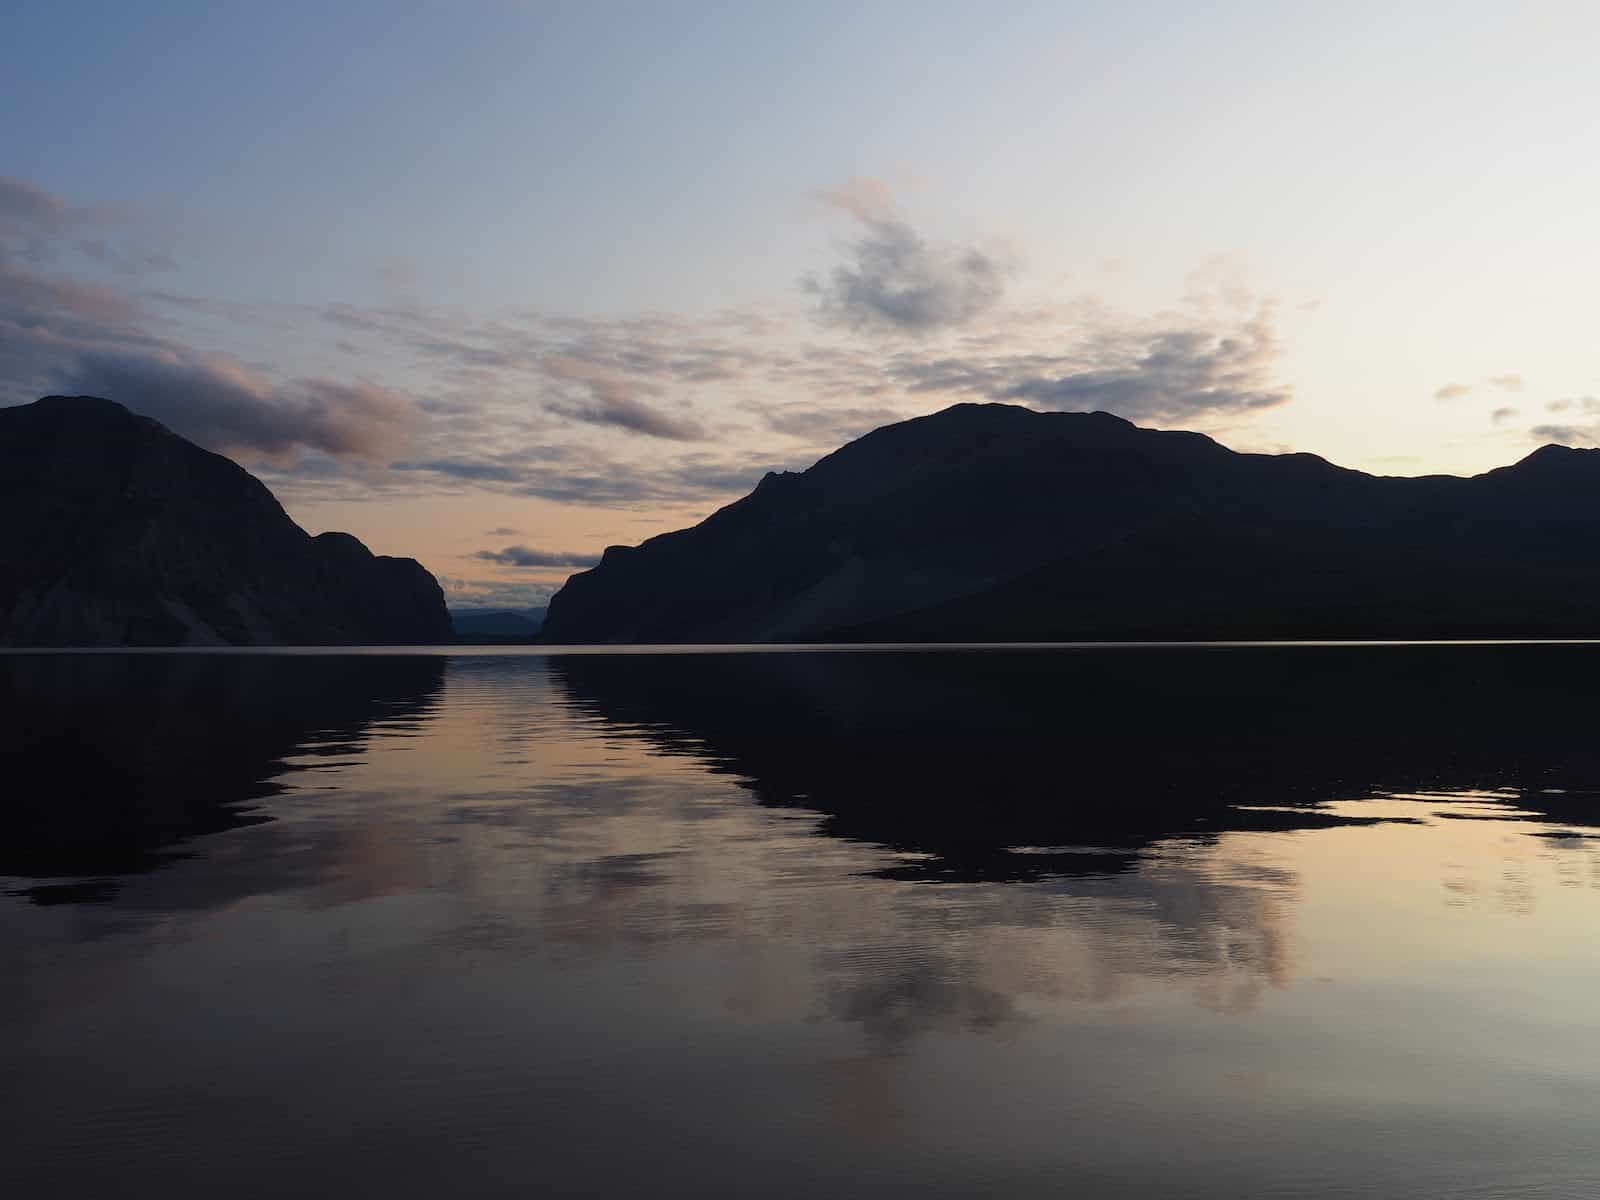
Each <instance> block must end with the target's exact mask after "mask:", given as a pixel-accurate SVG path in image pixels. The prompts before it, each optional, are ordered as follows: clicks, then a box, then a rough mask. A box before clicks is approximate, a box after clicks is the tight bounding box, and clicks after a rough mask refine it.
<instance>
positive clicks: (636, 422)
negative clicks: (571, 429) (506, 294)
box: [543, 354, 705, 442]
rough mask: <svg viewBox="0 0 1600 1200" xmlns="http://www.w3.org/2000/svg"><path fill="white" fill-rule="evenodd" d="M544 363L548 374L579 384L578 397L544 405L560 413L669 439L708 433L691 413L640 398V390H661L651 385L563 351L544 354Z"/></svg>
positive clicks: (694, 438)
mask: <svg viewBox="0 0 1600 1200" xmlns="http://www.w3.org/2000/svg"><path fill="white" fill-rule="evenodd" d="M543 365H544V370H545V372H546V373H547V374H548V375H550V376H551V377H553V378H554V379H556V380H558V381H561V382H564V383H569V384H574V385H576V390H577V391H578V392H579V393H580V395H579V398H576V399H566V400H553V401H550V402H549V403H547V404H546V405H545V407H546V408H547V409H548V410H549V411H550V412H553V413H555V414H556V415H557V416H562V417H567V418H568V419H570V420H574V421H583V422H585V423H587V424H590V425H609V426H612V427H614V428H617V429H625V430H627V431H628V432H630V433H641V434H644V435H645V436H647V437H655V438H665V439H667V440H669V441H682V442H690V441H698V440H699V439H701V438H703V437H705V429H704V428H703V427H702V426H701V425H700V424H699V422H697V421H695V420H694V419H693V418H692V417H689V416H687V415H681V416H680V415H677V414H673V413H667V412H663V411H661V410H660V409H658V408H654V407H652V406H651V405H650V404H648V403H646V402H645V401H644V400H641V399H640V398H639V397H640V393H641V392H655V391H658V390H659V389H657V388H655V387H653V386H652V385H649V384H642V383H640V382H638V381H637V380H631V379H628V378H627V377H626V376H623V375H621V374H618V373H617V372H615V371H613V370H610V369H609V368H607V367H604V366H601V365H600V364H597V363H593V362H589V361H588V360H586V359H582V358H573V357H571V356H569V355H564V354H547V355H545V357H544V360H543Z"/></svg>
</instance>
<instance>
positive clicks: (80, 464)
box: [0, 396, 451, 646]
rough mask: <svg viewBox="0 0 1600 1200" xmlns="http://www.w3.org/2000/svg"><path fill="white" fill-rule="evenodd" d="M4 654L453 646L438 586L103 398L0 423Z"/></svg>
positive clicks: (79, 399)
mask: <svg viewBox="0 0 1600 1200" xmlns="http://www.w3.org/2000/svg"><path fill="white" fill-rule="evenodd" d="M0 512H3V513H4V514H5V516H4V519H3V520H0V644H3V645H13V646H120V645H127V646H164V645H275V644H276V645H286V644H340V643H363V644H383V643H393V644H399V643H425V642H448V641H450V640H451V630H450V618H449V615H448V614H447V613H446V612H445V607H444V596H443V593H442V592H441V591H440V589H439V584H438V582H437V581H436V580H435V579H434V578H433V576H431V575H429V574H428V572H427V571H425V570H423V568H422V567H421V566H420V565H418V564H417V563H416V562H414V561H413V560H411V559H409V558H386V557H379V556H375V555H373V554H372V553H371V552H370V551H369V550H368V549H367V548H366V547H365V546H363V545H362V544H361V543H360V542H359V541H357V540H356V539H355V538H353V537H351V536H350V535H349V534H347V533H324V534H321V535H320V536H318V537H311V536H310V535H308V534H307V533H306V532H305V531H304V530H302V529H301V528H300V527H299V526H297V525H296V524H295V523H294V522H293V521H291V520H290V519H289V516H288V514H287V513H285V512H284V511H283V508H282V506H281V505H279V503H278V502H277V500H275V499H274V498H273V496H272V493H271V492H269V491H268V490H267V489H266V487H265V486H264V485H263V484H262V483H261V482H260V481H259V480H258V479H256V478H255V477H254V476H252V475H251V474H250V473H249V472H247V471H245V470H244V469H243V468H242V467H240V466H238V465H237V464H236V463H233V462H231V461H229V460H228V459H226V458H223V457H222V456H221V455H218V454H212V453H211V452H209V451H207V450H202V449H201V448H200V447H199V446H196V445H194V444H193V443H192V442H189V441H186V440H184V439H183V438H181V437H179V436H178V435H177V434H175V433H173V432H172V431H170V430H169V429H167V428H166V427H165V426H163V425H161V424H160V423H158V422H156V421H153V420H150V419H149V418H147V417H141V416H136V415H135V414H133V413H131V412H129V411H128V410H127V409H126V408H124V407H122V405H120V404H115V403H113V402H111V401H109V400H100V399H96V398H94V397H91V396H47V397H45V398H44V399H43V400H39V401H37V402H36V403H33V404H25V405H19V406H17V407H13V408H4V409H0Z"/></svg>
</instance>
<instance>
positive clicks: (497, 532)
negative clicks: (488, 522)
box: [484, 525, 522, 537]
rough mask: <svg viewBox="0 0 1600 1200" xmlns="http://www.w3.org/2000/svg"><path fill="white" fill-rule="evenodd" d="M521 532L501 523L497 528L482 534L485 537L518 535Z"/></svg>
mask: <svg viewBox="0 0 1600 1200" xmlns="http://www.w3.org/2000/svg"><path fill="white" fill-rule="evenodd" d="M521 533H522V530H520V529H508V528H507V527H506V526H504V525H502V526H500V527H499V528H497V529H491V530H489V531H488V532H487V533H486V534H485V535H484V536H485V537H518V536H520V535H521Z"/></svg>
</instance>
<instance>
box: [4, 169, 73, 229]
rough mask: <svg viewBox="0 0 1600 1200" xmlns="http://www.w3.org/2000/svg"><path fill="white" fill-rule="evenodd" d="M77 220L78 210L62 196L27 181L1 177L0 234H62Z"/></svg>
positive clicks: (6, 176)
mask: <svg viewBox="0 0 1600 1200" xmlns="http://www.w3.org/2000/svg"><path fill="white" fill-rule="evenodd" d="M78 220H79V218H78V215H77V213H76V212H75V210H74V209H73V208H72V207H71V206H70V205H68V204H67V202H66V201H65V200H63V199H62V198H61V197H60V196H57V195H55V194H54V193H52V192H47V191H45V190H44V189H43V188H42V187H39V186H38V185H37V184H34V183H29V182H28V181H27V180H26V179H15V178H12V177H11V176H8V175H0V230H8V229H11V230H14V229H29V230H35V231H39V232H59V231H64V230H67V229H70V228H71V227H73V226H74V225H76V224H77V223H78Z"/></svg>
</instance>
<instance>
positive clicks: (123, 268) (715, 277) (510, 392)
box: [0, 0, 1600, 605]
mask: <svg viewBox="0 0 1600 1200" xmlns="http://www.w3.org/2000/svg"><path fill="white" fill-rule="evenodd" d="M1597 46H1600V6H1597V5H1594V4H1577V3H1574V4H1540V3H1531V4H1511V3H1496V4H1486V3H1472V2H1461V0H1455V2H1452V3H1435V2H1432V0H1416V2H1413V3H1406V4H1395V3H1393V2H1392V0H1391V2H1390V3H1384V4H1367V3H1354V4H1340V5H1327V4H1309V3H1307V4H1301V3H1293V2H1290V3H1274V4H1255V3H1251V4H1227V3H1219V4H1204V3H1199V4H1178V3H1165V4H1138V3H1122V4H1117V5H1110V4H1075V3H1065V2H1062V0H1056V2H1053V3H1037V4H1035V3H985V4H977V3H966V4H954V3H941V2H938V0H921V2H919V3H907V4H882V3H880V4H874V3H809V4H803V5H802V4H783V5H777V4H771V5H769V4H751V3H748V2H746V3H739V4H710V3H701V4H691V3H676V4H666V3H651V4H628V5H623V4H608V3H571V4H568V3H548V4H547V3H533V2H520V3H519V2H516V0H459V2H455V3H448V2H446V0H411V2H406V0H382V2H378V0H359V2H358V0H322V2H319V3H299V2H293V0H290V2H279V3H273V4H245V3H216V2H215V0H207V2H195V3H166V2H158V0H139V2H138V3H128V2H126V0H119V2H117V3H82V2H76V0H20V3H17V4H15V5H12V6H9V7H8V9H7V15H6V19H5V22H4V36H3V37H0V109H3V111H4V112H5V113H6V114H7V117H6V120H5V122H4V130H3V132H0V151H3V152H0V404H15V403H22V402H26V401H29V400H33V399H36V398H37V397H39V396H40V395H44V394H46V393H49V392H61V391H69V392H85V393H91V394H96V395H102V396H106V397H109V398H111V399H114V400H120V401H122V402H123V403H125V404H127V405H128V406H129V407H131V408H134V409H136V410H138V411H141V412H145V413H148V414H150V415H152V416H156V417H158V418H160V419H161V420H163V421H165V422H166V423H167V424H169V425H170V426H172V427H173V428H174V429H176V430H177V431H178V432H180V433H183V434H185V435H186V436H189V437H192V438H194V439H195V440H197V441H199V442H201V443H202V444H204V445H207V446H210V447H211V448H213V449H217V450H220V451H222V452H224V453H227V454H229V455H231V456H233V457H235V458H237V459H238V460H239V461H240V462H242V463H244V464H245V465H246V466H248V467H250V468H251V469H252V470H254V471H256V472H257V473H258V474H260V475H262V477H263V478H264V479H266V481H267V482H268V483H269V484H270V485H271V486H272V488H273V489H274V491H275V492H276V493H277V494H278V496H279V498H280V499H282V500H283V502H284V503H285V505H286V506H287V507H288V509H289V511H290V512H291V514H292V515H293V516H294V517H295V518H296V519H297V520H299V521H300V522H301V523H302V524H303V525H305V526H306V527H307V528H308V529H310V530H311V531H312V532H319V531H321V530H323V529H329V528H339V529H347V530H349V531H351V532H353V533H355V534H356V535H357V536H359V537H361V538H362V539H363V540H365V541H366V542H367V543H368V544H369V545H371V546H372V547H373V549H375V550H377V551H379V552H382V553H396V554H408V555H413V556H415V557H417V558H419V559H420V560H421V561H422V562H423V563H424V565H425V566H427V567H428V568H429V569H430V570H432V571H433V572H434V573H435V574H437V575H439V576H440V577H441V579H442V580H443V581H444V582H445V585H446V590H447V593H448V595H449V597H450V600H451V602H452V603H453V604H456V605H465V604H473V603H480V604H511V603H520V602H531V601H535V600H537V599H539V598H540V597H542V596H543V595H546V594H548V592H549V591H550V590H551V589H552V588H553V587H555V586H557V585H559V583H560V581H561V580H562V579H564V578H565V576H566V575H567V574H568V573H570V572H571V571H572V570H573V569H574V568H575V567H578V566H581V565H584V564H585V563H586V562H588V561H590V560H591V559H592V557H593V556H595V555H597V554H598V552H599V550H600V549H601V548H602V547H604V546H605V545H607V544H610V543H614V542H630V543H631V542H637V541H639V540H640V539H642V538H644V537H647V536H650V535H651V534H654V533H658V532H661V531H663V530H665V529H669V528H675V527H678V526H681V525H684V524H687V523H690V522H692V521H694V520H697V519H698V518H699V517H701V516H703V515H705V514H706V513H707V512H709V511H711V510H712V509H714V508H716V507H718V506H720V505H721V504H724V503H726V502H727V501H729V500H731V499H733V498H735V497H736V496H738V495H741V494H743V493H744V492H745V491H747V490H748V489H749V488H750V487H751V486H752V485H753V484H754V483H755V481H756V480H757V479H759V478H760V476H761V475H762V474H763V473H764V472H766V471H768V470H775V469H797V468H803V467H805V466H807V465H809V464H810V463H811V462H813V461H814V460H815V459H816V458H817V457H819V456H820V455H821V454H823V453H825V452H827V451H828V450H831V449H833V448H835V447H836V446H838V445H839V444H841V443H842V442H844V441H846V440H848V439H849V438H851V437H854V436H856V435H857V434H859V433H862V432H864V431H865V430H867V429H870V428H872V427H874V426H876V425H880V424H883V423H885V422H888V421H891V420H895V419H898V418H900V417H905V416H912V415H916V414H920V413H926V412H932V411H935V410H937V409H940V408H943V407H946V406H947V405H949V404H952V403H956V402H959V401H964V400H1002V401H1007V402H1011V403H1019V404H1028V405H1032V406H1034V407H1038V408H1043V409H1072V410H1076V409H1097V408H1098V409H1105V410H1108V411H1111V412H1115V413H1119V414H1121V415H1123V416H1126V417H1128V418H1130V419H1132V420H1134V421H1136V422H1138V423H1140V424H1145V425H1154V426H1164V427H1171V428H1189V429H1198V430H1202V431H1204V432H1207V433H1210V434H1212V435H1213V436H1215V437H1217V438H1218V439H1219V440H1221V441H1222V442H1224V443H1225V444H1227V445H1229V446H1232V447H1234V448H1235V449H1240V450H1268V451H1276V450H1308V451H1312V452H1314V453H1317V454H1320V455H1322V456H1324V457H1326V458H1329V459H1331V460H1332V461H1334V462H1336V463H1339V464H1341V465H1344V466H1350V467H1358V468H1361V469H1364V470H1370V471H1376V472H1379V473H1385V474H1407V475H1409V474H1423V473H1429V472H1440V471H1444V472H1455V473H1472V472H1477V471H1481V470H1485V469H1488V468H1490V467H1493V466H1497V465H1501V464H1504V463H1507V462H1511V461H1513V460H1515V459H1517V458H1519V457H1521V456H1522V455H1524V454H1525V453H1527V452H1528V451H1529V450H1531V449H1532V448H1533V447H1535V446H1536V445H1538V444H1540V443H1543V442H1548V441H1562V442H1566V443H1568V444H1573V445H1588V444H1594V443H1595V442H1596V441H1597V440H1600V362H1597V361H1596V358H1595V352H1594V346H1595V333H1594V330H1593V313H1594V311H1595V305H1594V298H1593V297H1594V291H1595V288H1596V280H1600V239H1597V238H1596V236H1595V228H1594V226H1595V220H1596V217H1595V213H1596V212H1597V211H1600V210H1597V203H1596V201H1597V192H1600V188H1597V183H1600V155H1597V153H1596V151H1597V141H1600V138H1597V135H1596V133H1595V129H1596V123H1597V116H1600V73H1597V72H1596V70H1595V49H1596V47H1597Z"/></svg>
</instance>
